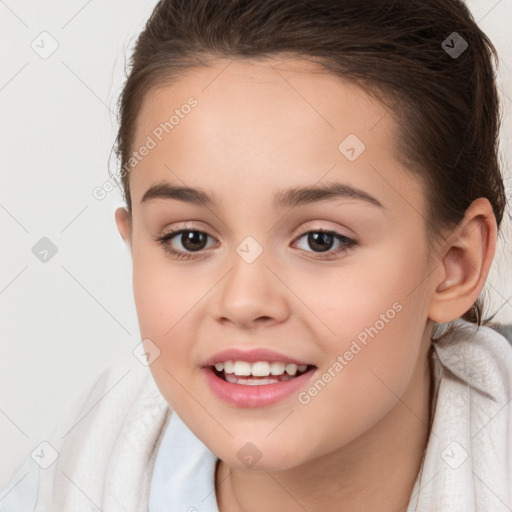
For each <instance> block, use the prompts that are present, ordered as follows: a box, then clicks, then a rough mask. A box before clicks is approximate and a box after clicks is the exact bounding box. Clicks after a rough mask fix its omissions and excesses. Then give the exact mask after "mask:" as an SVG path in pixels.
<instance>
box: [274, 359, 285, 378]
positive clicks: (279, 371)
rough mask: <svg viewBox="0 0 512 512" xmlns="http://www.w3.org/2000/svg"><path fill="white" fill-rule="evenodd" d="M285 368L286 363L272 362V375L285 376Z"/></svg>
mask: <svg viewBox="0 0 512 512" xmlns="http://www.w3.org/2000/svg"><path fill="white" fill-rule="evenodd" d="M285 366H286V365H285V364H284V363H280V362H279V361H272V362H271V363H270V373H271V374H272V375H283V373H284V367H285Z"/></svg>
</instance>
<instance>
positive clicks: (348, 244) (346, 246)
mask: <svg viewBox="0 0 512 512" xmlns="http://www.w3.org/2000/svg"><path fill="white" fill-rule="evenodd" d="M185 232H197V233H202V234H203V235H206V236H210V235H208V233H206V232H204V231H201V230H199V229H194V228H191V227H186V228H181V229H177V230H174V231H170V232H169V233H166V234H164V235H162V236H159V237H157V238H156V239H155V241H156V242H158V243H159V244H161V245H162V246H163V248H164V251H165V252H167V253H169V254H171V255H172V256H173V257H175V258H176V259H184V260H191V259H198V258H199V257H201V256H194V254H196V253H197V254H199V253H201V250H200V251H196V252H195V253H187V252H183V251H177V250H176V249H173V248H171V247H170V245H169V243H168V242H169V241H170V240H171V239H172V238H174V237H175V236H177V235H179V234H181V233H185ZM309 233H326V234H328V235H331V236H333V237H334V238H335V239H336V240H338V241H339V242H341V243H342V244H343V247H342V248H339V249H338V250H336V251H332V250H329V251H326V252H324V253H315V252H314V251H306V252H313V254H317V255H318V256H317V258H318V259H328V257H332V255H333V254H338V253H341V252H348V251H350V250H353V249H354V248H355V246H357V242H356V241H355V240H353V239H352V238H348V237H347V236H345V235H342V234H341V233H338V232H337V231H332V230H327V229H308V230H304V231H302V232H301V233H299V235H298V236H297V238H296V239H295V240H298V239H300V238H302V237H303V236H304V235H307V234H309ZM210 238H213V237H211V236H210ZM324 254H326V255H328V256H323V255H324ZM206 257H208V256H206Z"/></svg>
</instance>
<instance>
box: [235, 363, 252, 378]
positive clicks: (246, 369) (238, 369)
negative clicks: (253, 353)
mask: <svg viewBox="0 0 512 512" xmlns="http://www.w3.org/2000/svg"><path fill="white" fill-rule="evenodd" d="M233 373H234V374H235V375H251V363H248V362H247V361H235V364H234V366H233Z"/></svg>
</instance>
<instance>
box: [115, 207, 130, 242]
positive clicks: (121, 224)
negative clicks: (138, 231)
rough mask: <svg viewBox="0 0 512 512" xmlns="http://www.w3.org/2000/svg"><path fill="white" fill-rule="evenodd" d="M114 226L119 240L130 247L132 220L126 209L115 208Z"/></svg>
mask: <svg viewBox="0 0 512 512" xmlns="http://www.w3.org/2000/svg"><path fill="white" fill-rule="evenodd" d="M115 219H116V225H117V230H118V231H119V234H120V235H121V238H122V239H123V240H124V241H125V242H126V243H127V244H128V245H130V246H131V238H132V219H131V216H130V214H129V213H128V210H127V209H126V208H123V207H120V208H117V210H116V213H115Z"/></svg>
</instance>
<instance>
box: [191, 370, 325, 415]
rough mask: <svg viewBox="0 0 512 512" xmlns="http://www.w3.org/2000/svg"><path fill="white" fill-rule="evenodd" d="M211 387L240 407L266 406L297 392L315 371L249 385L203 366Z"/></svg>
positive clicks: (227, 400)
mask: <svg viewBox="0 0 512 512" xmlns="http://www.w3.org/2000/svg"><path fill="white" fill-rule="evenodd" d="M201 370H202V371H203V372H204V373H205V375H206V380H207V381H208V385H209V386H210V389H211V390H212V391H213V392H214V393H215V394H216V395H217V396H218V397H219V398H221V399H222V400H224V401H226V402H228V403H230V404H232V405H236V406H238V407H264V406H266V405H272V404H275V403H277V402H279V401H280V400H284V399H285V398H286V397H288V396H290V395H291V394H292V393H294V392H297V391H298V390H299V389H300V388H301V387H302V386H304V384H305V383H306V382H307V381H308V380H309V379H310V378H311V377H312V375H313V373H315V370H316V368H312V369H310V370H308V371H307V372H304V373H302V374H301V375H299V376H298V377H295V378H293V379H290V380H287V381H284V382H276V383H275V384H262V385H260V386H247V385H244V384H234V383H233V382H227V381H225V380H224V379H222V378H220V377H217V375H216V373H215V371H214V370H213V368H211V367H208V368H202V369H201Z"/></svg>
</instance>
